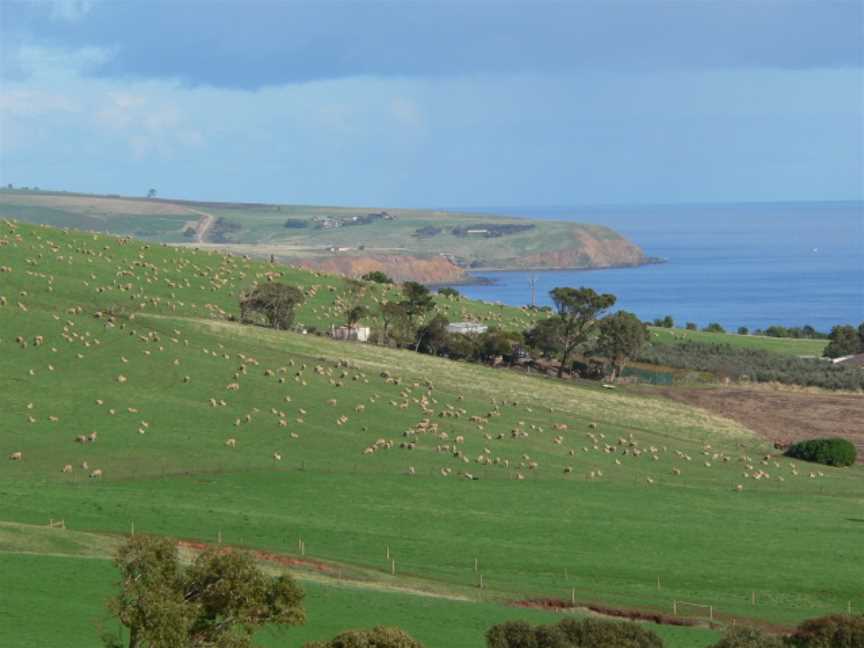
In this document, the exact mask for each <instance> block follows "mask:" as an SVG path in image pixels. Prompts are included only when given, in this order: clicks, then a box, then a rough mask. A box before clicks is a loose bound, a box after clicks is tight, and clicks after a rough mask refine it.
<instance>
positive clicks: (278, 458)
mask: <svg viewBox="0 0 864 648" xmlns="http://www.w3.org/2000/svg"><path fill="white" fill-rule="evenodd" d="M273 460H274V461H282V455H281V454H279V453H278V452H274V453H273Z"/></svg>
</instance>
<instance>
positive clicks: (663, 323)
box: [654, 315, 675, 328]
mask: <svg viewBox="0 0 864 648" xmlns="http://www.w3.org/2000/svg"><path fill="white" fill-rule="evenodd" d="M654 326H659V327H661V328H675V320H673V319H672V316H671V315H667V316H666V317H664V318H662V319H660V318H657V319H655V320H654Z"/></svg>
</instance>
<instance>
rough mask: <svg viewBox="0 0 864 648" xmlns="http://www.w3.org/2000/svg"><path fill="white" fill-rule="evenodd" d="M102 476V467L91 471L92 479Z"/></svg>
mask: <svg viewBox="0 0 864 648" xmlns="http://www.w3.org/2000/svg"><path fill="white" fill-rule="evenodd" d="M100 477H102V469H101V468H97V469H96V470H94V471H93V472H91V473H90V479H97V478H100Z"/></svg>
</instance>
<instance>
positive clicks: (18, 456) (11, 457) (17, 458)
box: [9, 450, 24, 461]
mask: <svg viewBox="0 0 864 648" xmlns="http://www.w3.org/2000/svg"><path fill="white" fill-rule="evenodd" d="M22 459H24V453H23V452H21V451H20V450H19V451H17V452H13V453H12V454H10V455H9V460H10V461H21V460H22Z"/></svg>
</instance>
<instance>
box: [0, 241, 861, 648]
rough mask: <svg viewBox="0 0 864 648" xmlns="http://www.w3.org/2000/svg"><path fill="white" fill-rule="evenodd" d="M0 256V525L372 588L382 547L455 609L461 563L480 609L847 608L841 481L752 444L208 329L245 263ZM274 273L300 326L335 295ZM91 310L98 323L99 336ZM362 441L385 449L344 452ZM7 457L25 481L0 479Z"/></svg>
mask: <svg viewBox="0 0 864 648" xmlns="http://www.w3.org/2000/svg"><path fill="white" fill-rule="evenodd" d="M0 239H2V242H0V245H2V247H0V254H2V257H0V258H2V263H0V265H3V266H6V267H9V268H11V270H12V271H11V272H4V273H2V274H0V296H3V297H5V298H6V303H5V305H3V306H0V390H2V391H0V393H2V395H3V396H2V399H3V407H2V408H0V451H2V457H4V458H3V459H2V463H0V492H2V495H3V496H2V499H0V520H10V521H16V522H25V523H31V524H45V523H46V522H47V521H48V519H49V518H54V519H58V518H62V519H64V520H66V522H67V525H68V526H69V527H70V528H72V529H75V530H81V531H88V530H89V531H97V532H112V533H122V532H125V531H127V530H128V528H129V524H130V522H133V521H134V522H135V525H136V528H137V529H139V530H142V531H147V532H154V533H164V534H167V535H171V536H175V537H185V538H191V539H201V540H204V541H213V540H215V538H216V536H217V534H218V533H219V532H221V533H222V536H223V538H224V539H225V542H229V543H234V544H238V545H246V546H253V547H258V548H265V549H269V550H275V551H279V552H282V553H291V552H296V547H297V540H298V538H300V537H302V538H303V539H304V541H305V542H306V546H307V547H308V552H309V553H310V554H311V555H312V556H314V557H318V558H322V559H328V560H333V561H339V562H342V563H348V564H353V565H357V566H359V567H363V568H367V569H372V570H377V571H378V572H379V573H380V574H381V575H385V574H386V573H387V572H389V570H390V568H391V565H390V564H389V563H388V562H387V561H386V559H385V550H386V547H387V546H388V545H389V546H390V548H391V551H392V552H393V556H394V557H395V559H396V561H397V571H398V574H399V575H405V576H408V577H416V578H422V579H425V580H427V581H429V582H434V583H437V584H438V585H439V586H445V587H454V588H468V589H469V590H470V589H471V588H472V586H474V585H475V584H476V579H477V577H478V574H476V573H475V572H474V570H473V560H474V558H475V557H476V558H479V560H480V565H481V571H482V573H483V574H484V577H485V578H486V581H487V583H488V585H489V589H488V590H487V591H486V595H487V596H488V597H490V598H492V599H496V598H500V599H507V600H510V599H513V598H522V597H525V596H559V597H566V596H567V595H568V594H569V593H570V592H571V590H572V589H573V588H575V589H576V591H577V596H578V597H579V598H580V599H582V600H599V601H604V602H608V603H612V604H619V605H627V606H640V607H653V608H657V609H663V610H668V609H669V608H670V607H671V601H672V600H676V599H677V600H688V601H693V602H704V603H710V604H713V605H715V606H716V607H717V608H718V609H719V610H720V611H721V612H722V613H724V614H732V615H736V616H749V617H756V618H760V619H764V620H768V621H774V622H780V623H792V622H795V621H798V620H800V619H802V618H806V617H810V616H815V615H816V614H821V613H825V612H828V611H832V610H834V611H837V610H842V609H845V606H846V604H847V602H848V601H849V600H854V601H855V605H856V607H857V606H858V605H860V603H859V602H858V600H859V597H860V582H861V580H862V577H864V572H862V567H861V565H860V562H856V555H857V552H858V550H859V546H858V545H859V543H858V539H859V538H858V535H859V527H860V522H856V521H857V520H858V518H860V515H859V514H858V513H860V510H859V509H860V505H861V499H860V490H859V488H858V482H859V481H860V477H861V468H860V467H856V468H852V469H848V470H836V469H827V468H826V469H823V470H822V475H824V476H819V475H818V474H816V473H815V472H814V475H813V478H811V477H810V476H809V472H810V471H809V469H808V468H806V467H804V466H799V468H798V469H797V470H795V469H793V467H792V464H790V463H789V462H788V461H785V460H783V459H781V458H770V459H768V460H766V463H764V464H763V463H762V458H763V455H764V454H765V453H766V452H767V451H768V448H767V447H766V446H765V445H764V444H763V443H762V442H760V441H758V440H756V439H754V438H753V437H752V436H751V435H750V434H749V433H748V432H747V431H746V430H745V429H743V428H741V427H740V426H738V425H736V424H734V423H732V422H730V421H728V420H725V419H722V418H718V417H715V416H711V415H709V414H707V413H704V412H701V411H698V410H693V409H690V408H687V407H685V406H681V405H677V404H673V403H670V402H667V401H660V400H653V399H648V398H642V397H636V396H630V395H627V394H626V393H621V392H615V393H610V392H608V391H607V390H603V389H600V388H598V387H593V386H589V387H584V386H576V385H568V384H564V383H559V382H556V381H553V380H546V379H542V378H536V377H529V376H523V375H518V374H514V373H511V372H503V371H495V370H491V369H488V368H485V367H481V366H477V365H466V364H461V363H453V362H448V361H446V360H441V359H437V358H431V357H428V356H419V355H417V354H410V353H407V352H400V351H393V350H388V349H382V348H378V347H367V346H362V345H355V344H345V343H338V342H334V341H330V340H326V339H321V338H317V337H313V336H308V335H307V336H302V335H297V334H290V333H278V332H273V331H269V330H265V329H260V328H256V327H243V326H240V325H237V324H234V323H232V322H229V321H226V319H225V315H226V314H230V313H232V312H235V309H236V306H235V304H236V294H237V292H238V291H239V290H240V289H242V288H244V287H245V286H247V285H248V283H251V281H252V280H253V279H255V278H256V277H257V278H259V279H261V280H264V273H266V272H269V271H272V270H273V267H272V266H269V265H267V264H261V263H257V262H254V261H250V260H243V259H237V258H233V259H232V258H225V257H222V256H220V255H214V254H205V253H200V252H198V253H196V252H194V251H191V250H178V249H174V248H166V247H161V246H150V247H147V246H145V245H143V244H140V243H136V242H134V241H130V242H125V243H121V242H119V241H117V240H114V239H110V238H107V237H104V236H102V237H94V236H93V235H85V234H79V233H74V232H62V231H59V230H53V229H49V228H38V227H32V226H24V225H19V226H4V227H3V229H2V230H0ZM279 271H282V272H285V273H286V277H285V278H286V279H287V280H289V281H291V282H293V283H298V284H302V285H306V286H308V287H311V286H312V285H313V284H314V285H318V286H319V288H318V289H317V290H316V291H315V295H314V296H311V295H310V301H309V303H308V304H307V305H306V306H304V309H303V311H302V312H301V313H300V315H299V319H301V321H308V322H310V323H311V322H315V321H317V322H320V323H321V325H323V324H324V323H325V322H326V321H327V320H328V318H330V317H332V316H333V314H334V313H336V312H338V311H339V305H338V302H337V300H339V299H340V298H346V296H345V292H344V291H345V284H344V282H343V281H342V280H339V279H336V278H331V277H324V276H318V275H315V274H314V273H304V272H301V271H294V270H284V269H279ZM304 282H307V283H304ZM330 287H332V290H331V289H330ZM370 290H373V289H372V288H370ZM374 290H381V289H379V288H374ZM376 297H378V298H379V299H380V298H381V296H379V295H378V294H377V293H370V294H369V295H367V298H368V299H370V300H374V298H376ZM448 305H451V306H452V307H455V308H465V309H477V310H476V311H472V312H475V313H477V315H478V317H483V316H485V317H489V318H499V319H501V320H503V321H509V322H510V323H511V324H512V325H514V326H515V325H517V324H521V322H523V321H524V319H525V318H527V317H528V315H527V314H525V313H522V312H521V311H517V310H515V309H503V310H497V309H488V308H489V307H485V306H482V305H476V304H472V303H467V302H458V303H455V302H454V303H453V304H448ZM109 308H112V309H113V310H114V312H116V313H117V314H116V316H115V319H114V321H113V322H111V321H109V320H107V319H106V318H105V317H96V314H97V313H98V312H100V311H103V312H104V311H106V310H107V309H109ZM25 309H26V310H25ZM483 309H488V310H483ZM316 318H317V319H316ZM37 336H41V337H42V341H41V344H39V343H38V342H37V340H36V337H37ZM18 337H21V338H23V344H19V343H18V342H16V338H18ZM121 376H122V378H123V380H121V379H120V378H121ZM187 377H188V379H187ZM234 383H236V384H237V385H239V389H237V390H234V389H228V385H230V384H234ZM211 399H213V400H212V401H211ZM100 401H101V402H100ZM221 401H224V402H225V405H222V404H221ZM333 401H335V403H334V402H333ZM214 402H215V406H214V404H213V403H214ZM360 405H362V406H363V407H362V408H359V407H358V406H360ZM130 408H131V411H130ZM301 410H302V411H301ZM112 411H113V413H112ZM52 417H53V418H52ZM341 417H347V420H344V419H343V418H341ZM471 417H481V418H480V419H475V420H472V418H471ZM424 419H428V420H429V422H430V424H431V423H434V424H437V426H438V428H437V431H432V430H428V427H429V426H426V427H427V430H428V431H426V432H424V431H422V428H423V426H419V425H418V424H420V423H421V421H423V420H424ZM478 421H479V422H478ZM145 423H146V425H145ZM564 425H566V426H567V427H566V429H556V426H564ZM408 430H413V431H415V432H416V434H413V435H409V436H404V434H405V433H406V431H408ZM91 432H97V441H96V442H94V443H86V444H80V443H76V442H75V441H74V438H75V437H76V436H77V435H79V434H85V435H86V434H89V433H91ZM444 433H446V434H447V438H446V439H445V438H442V436H441V435H443V434H444ZM457 436H461V437H464V442H459V443H456V437H457ZM228 438H234V439H236V441H237V446H236V448H233V449H232V448H228V447H226V445H225V441H226V440H227V439H228ZM379 439H383V440H384V441H386V442H392V443H393V447H392V448H389V449H385V448H383V447H379V449H378V450H376V451H375V452H374V453H372V454H364V453H363V451H364V449H366V448H370V447H372V446H374V445H375V444H376V441H377V440H379ZM619 440H620V441H619ZM407 442H416V444H417V445H416V448H414V449H411V450H409V449H400V448H399V447H398V446H399V444H400V443H407ZM454 444H455V445H456V447H455V450H457V451H458V452H459V453H460V456H458V457H457V456H454V454H453V450H454V448H453V445H454ZM444 445H449V446H451V448H450V451H448V452H439V451H438V446H444ZM625 449H626V450H627V454H624V450H625ZM487 450H488V451H487ZM637 450H638V453H637V452H636V451H637ZM16 451H21V452H23V453H24V460H23V461H20V462H15V461H8V460H6V459H5V456H6V455H7V454H9V453H11V452H16ZM274 452H278V453H279V454H280V455H281V457H282V460H281V461H276V460H275V459H274V454H273V453H274ZM481 457H482V458H483V459H482V460H481V461H482V463H479V462H478V459H480V458H481ZM655 457H656V458H655ZM84 461H87V463H88V465H89V467H90V469H93V468H100V469H102V470H103V471H104V476H103V478H101V479H90V478H88V476H87V474H88V471H85V470H83V469H82V468H81V467H80V466H81V463H82V462H84ZM532 462H536V465H534V464H533V463H532ZM67 463H68V464H70V465H72V466H73V470H72V472H70V473H63V472H61V470H60V469H61V467H62V466H64V465H65V464H67ZM709 464H710V465H709ZM532 466H533V467H532ZM750 466H752V468H751V467H750ZM409 467H413V468H414V471H413V472H414V473H415V474H414V475H409V474H408V472H409ZM442 469H450V470H451V471H452V472H451V474H450V475H449V476H446V477H445V476H442V474H441V471H442ZM566 469H570V470H569V471H568V472H565V470H566ZM675 471H680V473H681V474H680V475H677V474H675ZM757 471H764V472H769V473H771V476H770V478H760V479H758V480H757V479H754V478H753V477H752V473H755V472H757ZM744 472H747V473H748V475H751V476H750V477H748V478H744V476H743V473H744ZM464 473H471V474H473V475H474V476H477V477H479V478H480V479H479V481H471V480H468V479H465V477H464ZM796 473H797V474H796ZM520 474H521V475H522V476H524V477H525V479H523V480H520V479H517V476H518V475H520ZM779 477H783V481H780V480H779V479H778V478H779ZM738 483H741V484H743V485H744V486H745V488H744V490H743V492H740V493H737V492H734V490H733V489H734V486H735V485H736V484H738ZM856 511H857V512H858V513H856ZM825 546H830V547H831V551H832V556H833V559H832V561H831V562H828V563H826V562H825V561H824V560H823V548H824V547H825ZM789 565H795V569H794V570H791V569H789ZM565 570H566V571H565ZM658 576H659V577H660V578H661V581H662V583H661V589H660V590H659V591H658V589H657V578H658ZM93 587H94V588H95V587H96V585H93ZM752 591H757V592H758V597H759V604H758V605H757V606H756V607H753V606H751V604H750V596H751V592H752ZM34 596H36V595H35V594H34ZM336 607H338V606H335V605H334V609H335V608H336ZM460 609H462V608H460ZM465 609H467V608H465ZM507 612H508V613H509V611H507ZM449 613H453V614H455V612H448V614H449ZM460 614H461V613H460ZM464 614H465V617H466V619H470V618H472V614H475V613H474V612H464ZM478 614H479V613H478ZM350 616H351V615H350V614H349V613H348V612H345V614H344V615H343V617H341V618H342V619H344V622H345V623H346V624H348V622H349V621H350V618H349V617H350ZM484 618H485V617H484ZM452 622H453V625H459V619H457V618H454V619H452ZM484 622H485V621H484ZM470 623H474V622H470ZM470 623H469V622H468V621H466V624H468V626H470ZM350 624H351V625H353V623H350ZM409 627H410V626H409ZM470 627H473V626H470ZM480 641H481V640H480V637H479V636H476V642H473V641H472V643H470V644H464V645H478V646H479V645H480ZM431 645H433V646H434V645H443V644H436V643H434V642H432V643H431ZM697 645H698V644H697Z"/></svg>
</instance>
